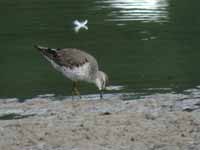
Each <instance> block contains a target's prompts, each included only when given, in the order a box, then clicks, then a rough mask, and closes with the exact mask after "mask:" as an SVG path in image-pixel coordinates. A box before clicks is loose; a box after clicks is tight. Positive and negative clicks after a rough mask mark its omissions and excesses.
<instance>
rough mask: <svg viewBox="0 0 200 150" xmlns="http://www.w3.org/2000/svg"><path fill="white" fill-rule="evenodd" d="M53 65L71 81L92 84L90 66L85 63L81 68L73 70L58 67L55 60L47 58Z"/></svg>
mask: <svg viewBox="0 0 200 150" xmlns="http://www.w3.org/2000/svg"><path fill="white" fill-rule="evenodd" d="M45 58H46V59H47V60H48V61H49V62H50V63H51V64H52V66H53V67H54V68H55V69H56V70H57V71H60V72H61V73H62V74H63V75H64V76H66V77H67V78H69V79H70V80H73V81H79V80H83V81H87V82H92V81H90V75H89V73H90V64H89V63H85V64H84V65H82V66H79V67H73V68H72V69H70V68H67V67H64V66H59V65H57V64H56V63H55V62H54V61H53V60H50V59H49V58H48V57H45Z"/></svg>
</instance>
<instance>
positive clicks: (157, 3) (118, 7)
mask: <svg viewBox="0 0 200 150" xmlns="http://www.w3.org/2000/svg"><path fill="white" fill-rule="evenodd" d="M168 5H169V4H168V0H104V1H97V7H98V8H100V9H109V10H111V12H110V13H109V14H108V15H107V17H108V18H107V19H106V21H142V22H167V21H168V18H169V17H168V9H167V8H168Z"/></svg>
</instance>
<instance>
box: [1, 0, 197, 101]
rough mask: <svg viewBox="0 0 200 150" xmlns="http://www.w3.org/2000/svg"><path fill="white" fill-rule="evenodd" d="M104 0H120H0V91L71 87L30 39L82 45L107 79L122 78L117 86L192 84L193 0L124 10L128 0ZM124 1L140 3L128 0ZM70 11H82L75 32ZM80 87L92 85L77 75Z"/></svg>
mask: <svg viewBox="0 0 200 150" xmlns="http://www.w3.org/2000/svg"><path fill="white" fill-rule="evenodd" d="M152 1H153V0H152ZM155 1H156V0H155ZM111 2H112V3H113V4H117V5H120V0H119V1H117V0H116V1H115V0H113V1H110V2H109V1H100V0H99V1H95V0H84V1H83V0H45V1H41V0H28V1H27V0H15V1H7V0H0V98H3V97H34V96H36V95H38V94H47V93H55V94H58V95H71V82H70V81H69V80H67V79H66V78H64V77H63V76H62V75H61V74H60V73H58V72H56V71H55V70H54V69H53V68H52V67H51V66H50V64H49V63H48V62H47V61H46V60H45V59H44V58H42V57H41V56H40V54H39V53H38V52H37V51H36V50H35V49H34V48H33V45H34V44H40V45H43V46H49V47H55V48H57V47H59V48H64V47H76V48H80V49H84V50H86V51H88V52H89V53H91V54H92V55H94V56H95V57H96V58H97V60H98V62H99V65H100V68H102V70H104V71H105V72H107V74H108V75H109V78H110V84H112V85H124V86H125V90H124V92H134V91H137V90H140V89H145V88H160V87H164V88H187V87H193V86H196V85H199V82H200V79H199V78H200V71H199V64H200V59H199V57H200V17H199V14H200V9H199V5H200V2H198V1H195V3H194V2H193V1H188V0H181V1H178V0H166V1H165V0H162V1H161V2H159V0H157V4H156V5H158V6H159V5H160V6H159V7H157V8H156V9H155V8H154V9H151V7H144V8H140V9H138V11H139V12H142V14H144V16H143V15H141V13H137V11H136V12H134V11H132V12H129V11H130V10H137V9H136V8H134V7H132V8H130V9H127V8H126V7H124V8H123V4H121V5H122V7H120V8H117V7H115V5H112V3H111ZM121 2H123V1H121ZM141 2H142V4H143V6H148V5H150V4H149V3H148V2H147V0H146V1H145V0H143V1H142V0H141ZM163 2H165V5H162V3H163ZM124 3H125V4H126V1H124ZM166 4H167V5H166ZM127 5H128V6H131V5H132V6H137V5H139V4H138V1H137V0H136V1H134V0H133V1H132V3H130V1H127ZM147 8H148V9H147ZM122 10H127V14H123V13H122V12H121V11H122ZM148 13H149V16H148ZM159 15H160V16H161V17H160V18H159ZM151 16H158V19H157V20H155V19H151ZM120 18H123V20H121V19H120ZM138 18H139V19H138ZM75 19H88V21H89V23H88V27H89V30H87V31H86V30H81V31H80V32H79V33H75V32H74V30H73V24H72V22H73V20H75ZM81 89H82V93H84V94H88V93H96V92H97V91H96V88H95V87H94V86H93V85H89V84H84V83H83V84H82V87H81Z"/></svg>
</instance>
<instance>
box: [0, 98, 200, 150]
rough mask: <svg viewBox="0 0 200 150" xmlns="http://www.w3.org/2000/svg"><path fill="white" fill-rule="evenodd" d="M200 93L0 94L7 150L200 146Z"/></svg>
mask: <svg viewBox="0 0 200 150" xmlns="http://www.w3.org/2000/svg"><path fill="white" fill-rule="evenodd" d="M199 105H200V99H184V98H182V99H180V98H177V99H176V98H174V99H170V98H169V97H168V96H161V97H160V99H157V100H156V99H154V98H153V97H149V98H148V99H141V100H132V101H123V100H121V99H112V100H109V99H106V100H83V99H82V100H74V101H72V100H62V101H57V100H55V101H52V100H51V99H48V98H35V99H30V100H27V101H25V102H23V103H20V102H18V101H17V100H16V99H8V100H0V149H1V150H129V149H130V150H199V149H200V109H199V107H200V106H199Z"/></svg>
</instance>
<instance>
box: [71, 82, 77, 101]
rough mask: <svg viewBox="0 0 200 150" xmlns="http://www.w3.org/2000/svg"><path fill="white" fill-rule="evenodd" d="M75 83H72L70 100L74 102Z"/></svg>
mask: <svg viewBox="0 0 200 150" xmlns="http://www.w3.org/2000/svg"><path fill="white" fill-rule="evenodd" d="M75 86H76V82H74V81H72V100H74V95H75Z"/></svg>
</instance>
